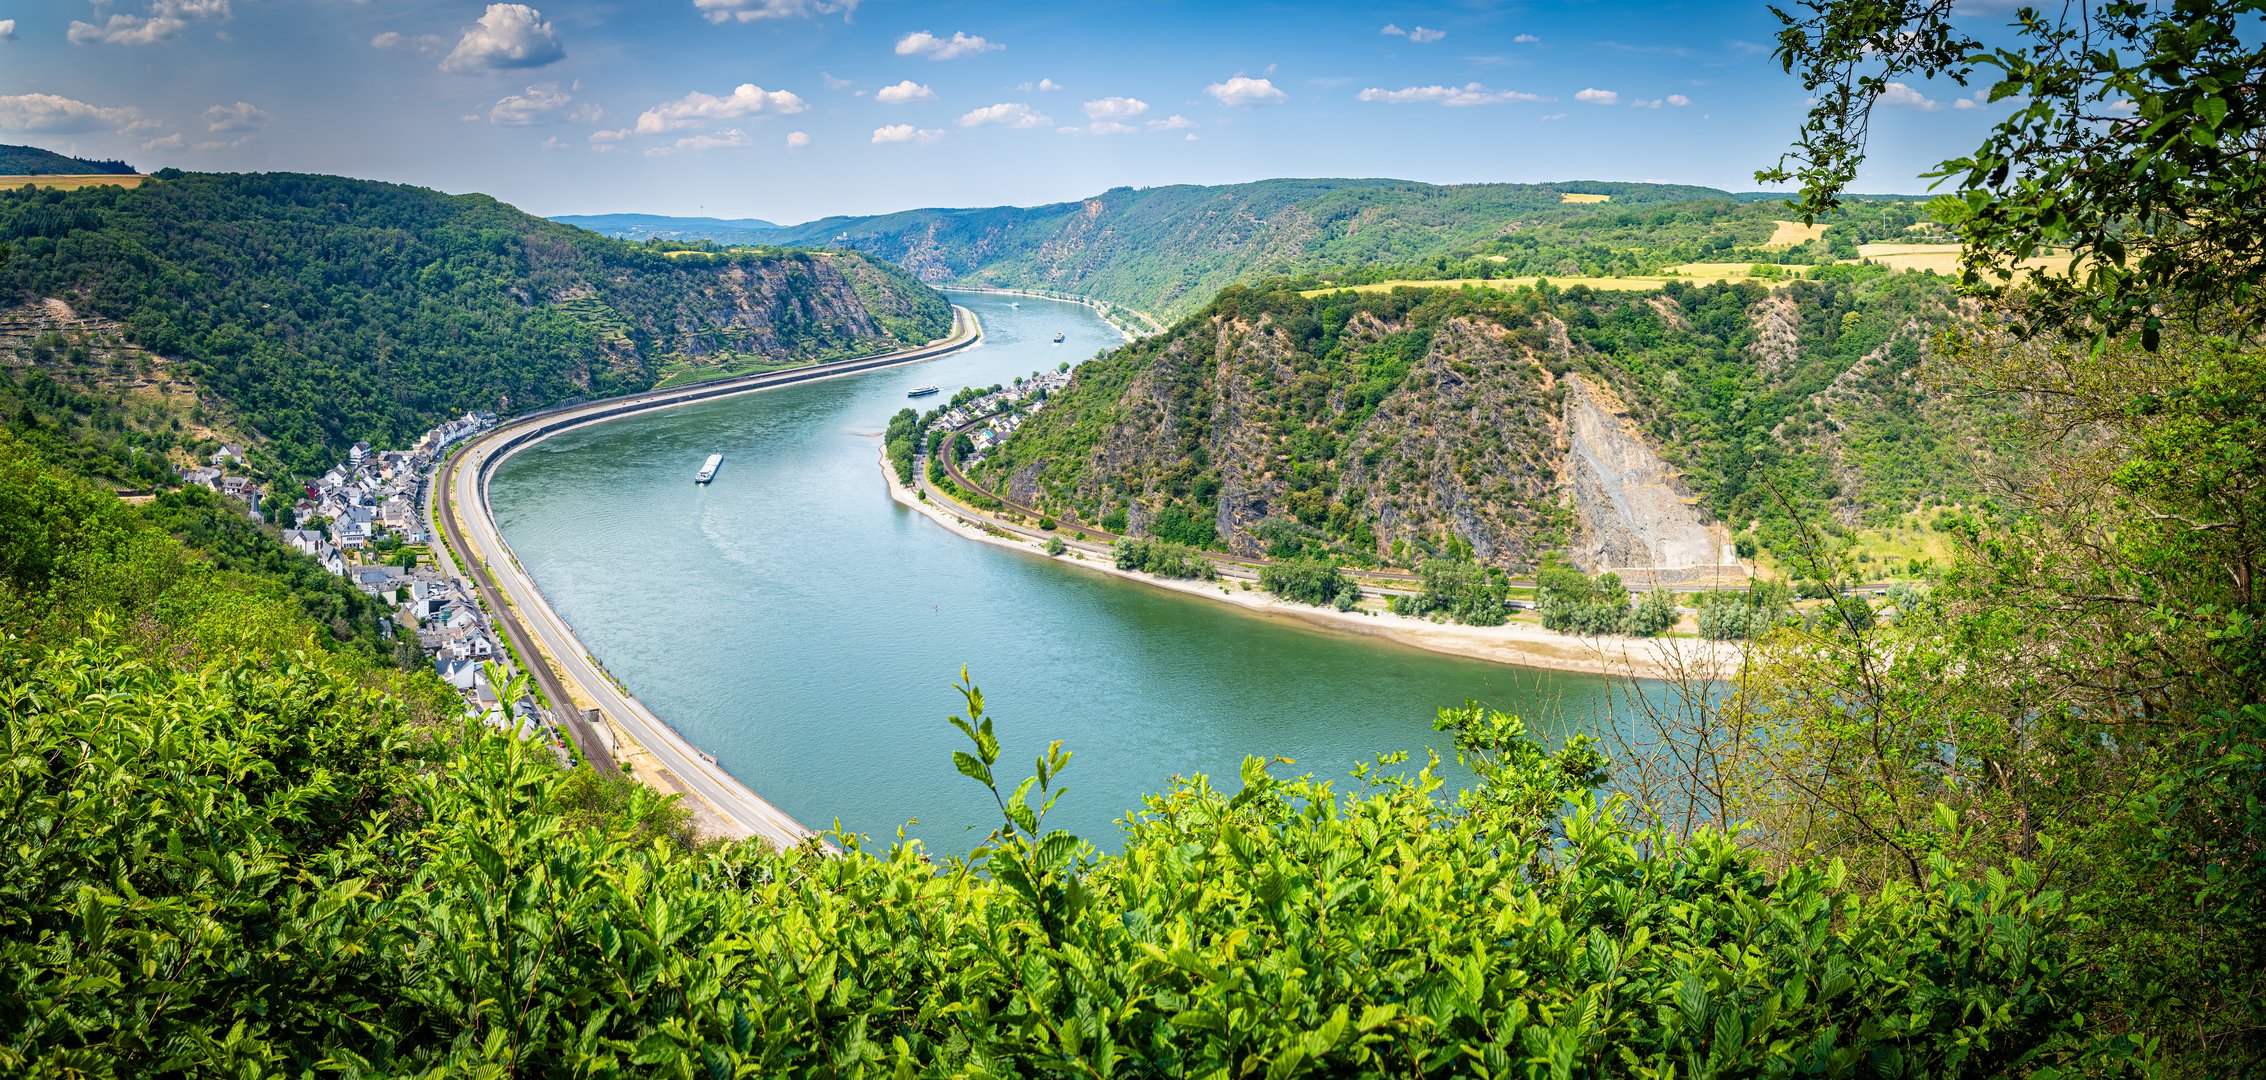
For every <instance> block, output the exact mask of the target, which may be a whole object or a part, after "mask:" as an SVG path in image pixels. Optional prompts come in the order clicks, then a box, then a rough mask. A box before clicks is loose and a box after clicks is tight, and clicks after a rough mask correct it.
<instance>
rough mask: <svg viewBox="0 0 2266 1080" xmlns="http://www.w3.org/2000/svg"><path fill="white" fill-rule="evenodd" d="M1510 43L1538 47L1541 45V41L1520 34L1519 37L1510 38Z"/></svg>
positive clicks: (1531, 36)
mask: <svg viewBox="0 0 2266 1080" xmlns="http://www.w3.org/2000/svg"><path fill="white" fill-rule="evenodd" d="M1511 43H1512V44H1514V45H1539V44H1541V43H1542V39H1541V38H1538V37H1535V36H1534V35H1533V34H1520V35H1519V36H1517V37H1514V38H1512V39H1511Z"/></svg>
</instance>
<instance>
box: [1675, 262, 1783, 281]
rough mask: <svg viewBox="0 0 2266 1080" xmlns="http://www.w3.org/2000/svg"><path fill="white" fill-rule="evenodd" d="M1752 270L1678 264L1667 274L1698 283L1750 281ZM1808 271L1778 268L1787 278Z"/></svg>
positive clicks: (1745, 265) (1724, 265) (1743, 266)
mask: <svg viewBox="0 0 2266 1080" xmlns="http://www.w3.org/2000/svg"><path fill="white" fill-rule="evenodd" d="M1754 268H1755V264H1754V263H1743V262H1693V263H1678V264H1676V265H1675V266H1671V267H1669V268H1668V270H1667V272H1668V273H1670V274H1673V275H1675V276H1677V277H1680V278H1693V279H1696V280H1700V281H1752V280H1754V278H1755V275H1754ZM1808 270H1809V267H1807V266H1781V267H1778V272H1779V274H1780V275H1781V276H1782V277H1788V278H1798V277H1801V276H1802V275H1803V274H1804V273H1805V272H1807V271H1808Z"/></svg>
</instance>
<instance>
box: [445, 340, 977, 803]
mask: <svg viewBox="0 0 2266 1080" xmlns="http://www.w3.org/2000/svg"><path fill="white" fill-rule="evenodd" d="M952 310H953V320H952V332H951V333H950V334H948V335H947V336H945V337H943V338H940V339H938V340H936V341H933V342H930V343H928V344H926V345H922V346H918V347H915V348H910V349H901V350H898V351H896V352H890V353H883V354H880V355H877V356H869V357H861V358H858V359H854V360H841V361H835V362H833V363H827V364H814V365H811V366H809V367H802V368H794V369H791V370H787V371H775V372H767V373H764V374H761V375H750V376H743V377H740V378H736V379H723V380H717V381H715V382H709V383H700V384H696V385H692V386H685V387H677V388H674V389H669V390H656V391H648V392H645V393H640V394H631V395H627V396H624V397H618V398H610V399H607V400H603V401H595V402H585V403H582V404H577V405H571V406H564V407H561V408H557V409H551V410H547V411H544V412H540V413H534V414H530V415H528V416H524V417H519V418H516V419H513V420H511V421H508V422H506V423H504V424H502V425H499V426H498V427H496V428H494V429H493V430H491V431H489V432H486V433H484V434H483V435H481V436H480V437H478V438H475V439H472V440H468V441H467V442H466V443H465V444H464V445H463V446H462V447H461V448H459V449H458V450H457V451H456V453H455V454H453V455H452V456H451V457H450V458H449V459H448V461H447V462H446V463H445V464H443V465H442V467H441V469H440V474H439V476H438V477H436V478H435V481H434V483H433V485H432V490H433V493H434V495H433V498H434V516H435V517H436V518H437V519H438V521H439V523H440V525H441V534H442V536H443V538H444V539H445V540H446V541H447V544H448V547H449V550H450V552H451V554H452V555H453V556H454V558H455V560H456V565H457V566H458V568H459V569H460V570H461V571H462V572H463V573H464V574H465V575H466V576H467V577H468V578H470V579H471V581H472V583H473V585H474V586H475V588H477V589H478V590H479V592H480V595H481V599H482V600H483V602H485V603H486V604H487V605H488V609H489V611H490V613H491V614H492V615H493V616H494V618H495V621H496V623H497V624H498V626H499V627H501V628H502V630H503V631H504V634H505V636H506V638H507V639H508V640H509V641H510V642H511V645H512V648H513V650H514V651H515V652H516V653H518V655H519V659H520V661H521V663H522V664H523V665H524V666H526V667H527V668H528V670H529V671H530V672H532V673H533V675H534V677H535V680H536V682H537V684H538V685H539V686H540V687H541V688H542V690H543V694H544V697H545V698H546V699H547V700H548V701H549V703H550V705H551V707H552V709H553V710H554V711H555V713H556V715H557V717H558V719H559V720H560V723H561V726H562V727H563V728H564V729H565V730H566V731H567V732H568V733H569V734H570V735H571V736H572V737H573V739H574V741H575V744H576V746H577V747H578V748H579V749H580V750H581V751H582V754H583V756H584V758H585V759H587V760H588V761H589V762H590V763H591V765H592V767H594V768H597V769H599V770H600V771H605V772H611V771H615V770H616V769H618V767H619V765H618V763H619V762H621V761H625V760H627V761H634V762H639V763H640V767H639V768H637V769H636V770H635V772H636V775H637V777H638V779H640V780H642V781H645V782H646V783H648V784H649V785H651V786H653V787H654V788H656V789H657V790H661V791H664V792H669V793H678V794H683V795H685V796H686V802H687V803H688V804H689V805H690V808H691V809H692V810H693V812H694V815H695V818H696V820H697V821H699V823H700V824H701V826H702V829H703V831H704V832H707V833H710V834H713V835H720V836H727V837H733V838H743V837H751V836H753V837H761V838H762V839H763V840H765V841H766V842H768V843H771V844H773V845H775V846H779V847H791V846H795V845H798V844H803V843H808V842H810V841H812V840H814V839H815V838H816V836H817V834H816V833H815V832H814V831H813V830H811V829H810V828H809V827H808V826H805V825H804V824H802V823H801V822H799V821H796V820H795V819H794V818H793V817H792V816H790V815H788V814H787V813H786V812H784V811H782V810H780V809H779V808H777V807H775V806H773V805H771V804H770V803H769V802H767V801H765V800H764V799H763V798H762V797H761V796H759V795H757V794H756V793H755V792H753V791H751V790H749V789H748V788H747V786H746V785H744V784H742V783H740V782H739V780H738V779H737V778H735V777H733V776H732V775H731V774H730V773H728V772H725V771H724V769H723V768H722V767H721V766H719V765H718V764H717V763H716V761H715V760H714V759H713V758H712V757H711V756H710V755H709V754H707V753H706V752H704V751H702V750H701V749H700V748H698V747H696V746H694V745H693V744H692V743H691V742H689V741H688V740H686V739H685V738H684V736H683V735H681V734H679V733H678V732H677V730H676V729H675V728H673V727H671V726H669V724H668V722H667V721H665V720H662V719H661V718H660V717H659V716H657V715H655V714H654V713H653V711H652V710H650V709H648V708H646V706H645V705H644V703H643V702H640V701H638V700H637V698H636V697H635V696H634V695H632V694H630V693H629V692H628V691H627V690H626V689H624V688H623V687H621V686H620V685H618V684H617V683H616V682H615V681H614V680H613V678H612V677H611V676H610V675H608V674H607V673H606V672H605V670H604V668H603V667H602V665H600V664H599V663H598V661H597V660H596V659H595V658H594V657H592V656H591V655H590V652H589V650H588V649H587V648H586V647H585V646H584V645H583V644H582V642H581V640H580V639H579V638H577V637H576V636H575V633H574V628H573V627H572V626H571V625H569V624H568V622H567V620H566V619H565V618H564V617H562V616H561V615H560V614H559V613H558V612H557V611H556V610H555V609H553V608H552V607H551V605H550V602H549V600H547V599H546V598H545V597H544V596H543V593H542V590H541V589H539V588H537V587H536V585H535V581H534V579H533V578H532V577H530V576H529V575H528V574H527V573H526V571H525V570H524V569H523V568H522V567H521V566H520V564H519V559H518V556H516V555H514V554H513V553H512V550H511V546H510V545H509V544H508V543H507V542H505V540H504V538H503V534H502V532H501V531H500V530H499V529H497V527H496V523H495V517H494V515H493V513H492V512H491V511H490V509H489V505H488V480H489V478H490V476H492V475H493V474H494V471H495V469H496V467H497V466H498V465H500V464H501V463H503V462H504V461H505V460H507V459H509V458H510V457H511V456H512V455H513V454H516V453H518V452H519V451H521V450H524V449H526V448H527V447H529V446H533V445H535V444H536V443H539V442H541V441H543V440H544V439H546V438H549V437H550V436H552V435H555V434H558V433H559V432H562V431H568V430H572V429H574V428H579V427H585V426H588V425H591V424H598V423H604V422H606V421H608V420H615V419H619V418H621V417H624V416H631V415H636V414H638V413H645V412H651V411H654V410H657V409H667V408H674V407H676V406H679V405H685V404H689V403H691V402H695V401H709V400H713V399H716V398H721V397H732V396H736V395H739V394H749V393H756V392H759V391H763V390H769V389H773V388H775V387H780V386H788V385H794V384H798V383H806V382H814V381H817V380H821V379H832V378H840V377H842V376H845V375H854V374H858V373H860V372H865V371H873V370H878V369H881V368H887V367H895V366H898V365H902V364H912V363H919V362H921V361H924V360H933V359H936V358H938V357H942V356H948V355H951V354H953V353H956V352H960V351H962V350H964V349H968V348H971V347H973V346H975V345H977V344H978V343H980V342H981V341H982V340H983V328H982V326H981V325H980V324H979V323H978V322H977V321H976V317H975V314H974V313H973V312H971V311H969V310H967V309H966V308H962V307H959V306H957V305H955V306H954V307H953V309H952ZM687 482H689V480H688V481H687ZM585 709H595V710H597V711H598V714H599V716H598V722H597V723H596V724H592V723H588V722H586V720H585V717H584V712H583V710H585ZM656 773H658V775H656Z"/></svg>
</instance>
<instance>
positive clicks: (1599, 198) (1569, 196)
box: [1558, 191, 1613, 203]
mask: <svg viewBox="0 0 2266 1080" xmlns="http://www.w3.org/2000/svg"><path fill="white" fill-rule="evenodd" d="M1612 199H1613V196H1611V195H1576V194H1574V193H1573V192H1571V191H1561V192H1559V193H1558V201H1559V202H1570V203H1601V202H1611V201H1612Z"/></svg>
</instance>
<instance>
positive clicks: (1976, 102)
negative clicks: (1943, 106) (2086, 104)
mask: <svg viewBox="0 0 2266 1080" xmlns="http://www.w3.org/2000/svg"><path fill="white" fill-rule="evenodd" d="M1990 103H1991V92H1990V91H1989V90H1977V91H1975V92H1974V93H1972V94H1969V95H1967V96H1966V97H1963V98H1958V99H1955V100H1953V101H1952V103H1951V107H1952V108H1954V109H1980V108H1982V107H1983V106H1985V105H1988V104H1990ZM2119 105H2122V106H2124V107H2125V108H2126V109H2133V108H2137V106H2135V105H2133V104H2132V103H2131V102H2129V101H2119V102H2117V103H2115V104H2113V105H2110V106H2109V111H2110V112H2116V111H2118V110H2117V106H2119Z"/></svg>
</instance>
